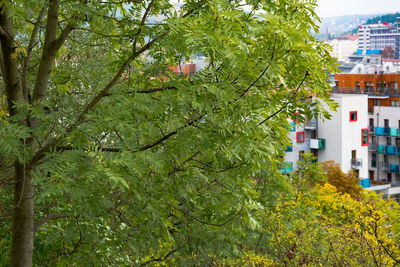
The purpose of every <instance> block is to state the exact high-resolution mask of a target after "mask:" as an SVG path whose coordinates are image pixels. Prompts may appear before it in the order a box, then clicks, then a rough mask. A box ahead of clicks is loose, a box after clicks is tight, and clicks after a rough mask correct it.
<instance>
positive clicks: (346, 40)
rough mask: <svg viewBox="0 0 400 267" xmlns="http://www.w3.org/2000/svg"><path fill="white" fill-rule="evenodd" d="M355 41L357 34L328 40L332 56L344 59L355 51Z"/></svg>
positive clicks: (340, 59)
mask: <svg viewBox="0 0 400 267" xmlns="http://www.w3.org/2000/svg"><path fill="white" fill-rule="evenodd" d="M357 41H358V36H357V35H347V36H343V37H338V38H334V39H332V40H330V41H328V44H330V45H331V46H332V48H333V51H332V57H335V58H337V59H338V60H339V61H345V60H346V59H347V58H348V57H349V56H350V55H353V54H354V52H356V50H357V43H358V42H357Z"/></svg>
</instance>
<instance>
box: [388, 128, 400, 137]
mask: <svg viewBox="0 0 400 267" xmlns="http://www.w3.org/2000/svg"><path fill="white" fill-rule="evenodd" d="M389 135H390V136H393V137H399V136H400V131H399V129H398V128H390V130H389Z"/></svg>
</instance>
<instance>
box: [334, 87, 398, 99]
mask: <svg viewBox="0 0 400 267" xmlns="http://www.w3.org/2000/svg"><path fill="white" fill-rule="evenodd" d="M332 93H337V94H363V95H368V96H378V97H389V96H399V95H400V92H399V90H398V89H395V88H389V87H384V88H382V87H372V86H366V87H365V88H361V87H338V86H335V87H333V88H332Z"/></svg>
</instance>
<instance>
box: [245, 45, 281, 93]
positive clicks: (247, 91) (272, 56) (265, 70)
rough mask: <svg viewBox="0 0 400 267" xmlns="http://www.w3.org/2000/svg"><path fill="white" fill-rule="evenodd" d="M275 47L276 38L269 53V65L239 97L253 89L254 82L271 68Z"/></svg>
mask: <svg viewBox="0 0 400 267" xmlns="http://www.w3.org/2000/svg"><path fill="white" fill-rule="evenodd" d="M275 46H276V38H274V47H273V48H272V53H271V58H270V63H269V64H268V66H267V67H266V68H265V69H264V70H263V71H262V72H261V74H260V75H259V76H258V77H257V79H255V80H254V81H253V82H252V83H251V84H250V85H249V86H248V87H247V89H246V90H244V92H243V93H242V94H241V95H240V96H241V97H242V96H244V95H245V94H246V93H247V92H248V91H249V90H250V88H251V87H253V86H254V85H255V84H256V82H258V81H259V80H260V79H261V78H262V77H263V76H264V74H265V73H266V72H267V70H268V69H269V67H270V66H271V61H272V60H274V56H275Z"/></svg>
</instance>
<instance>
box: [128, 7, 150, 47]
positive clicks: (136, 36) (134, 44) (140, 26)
mask: <svg viewBox="0 0 400 267" xmlns="http://www.w3.org/2000/svg"><path fill="white" fill-rule="evenodd" d="M154 1H155V0H151V1H150V3H149V5H148V6H147V8H146V10H145V12H144V14H143V17H142V20H141V21H140V25H139V29H138V31H137V33H136V34H135V40H134V41H133V46H132V47H133V52H136V45H137V40H138V37H139V35H140V33H141V32H142V28H143V25H144V23H145V21H146V19H147V16H148V15H149V13H150V11H151V9H152V8H153V4H154Z"/></svg>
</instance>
